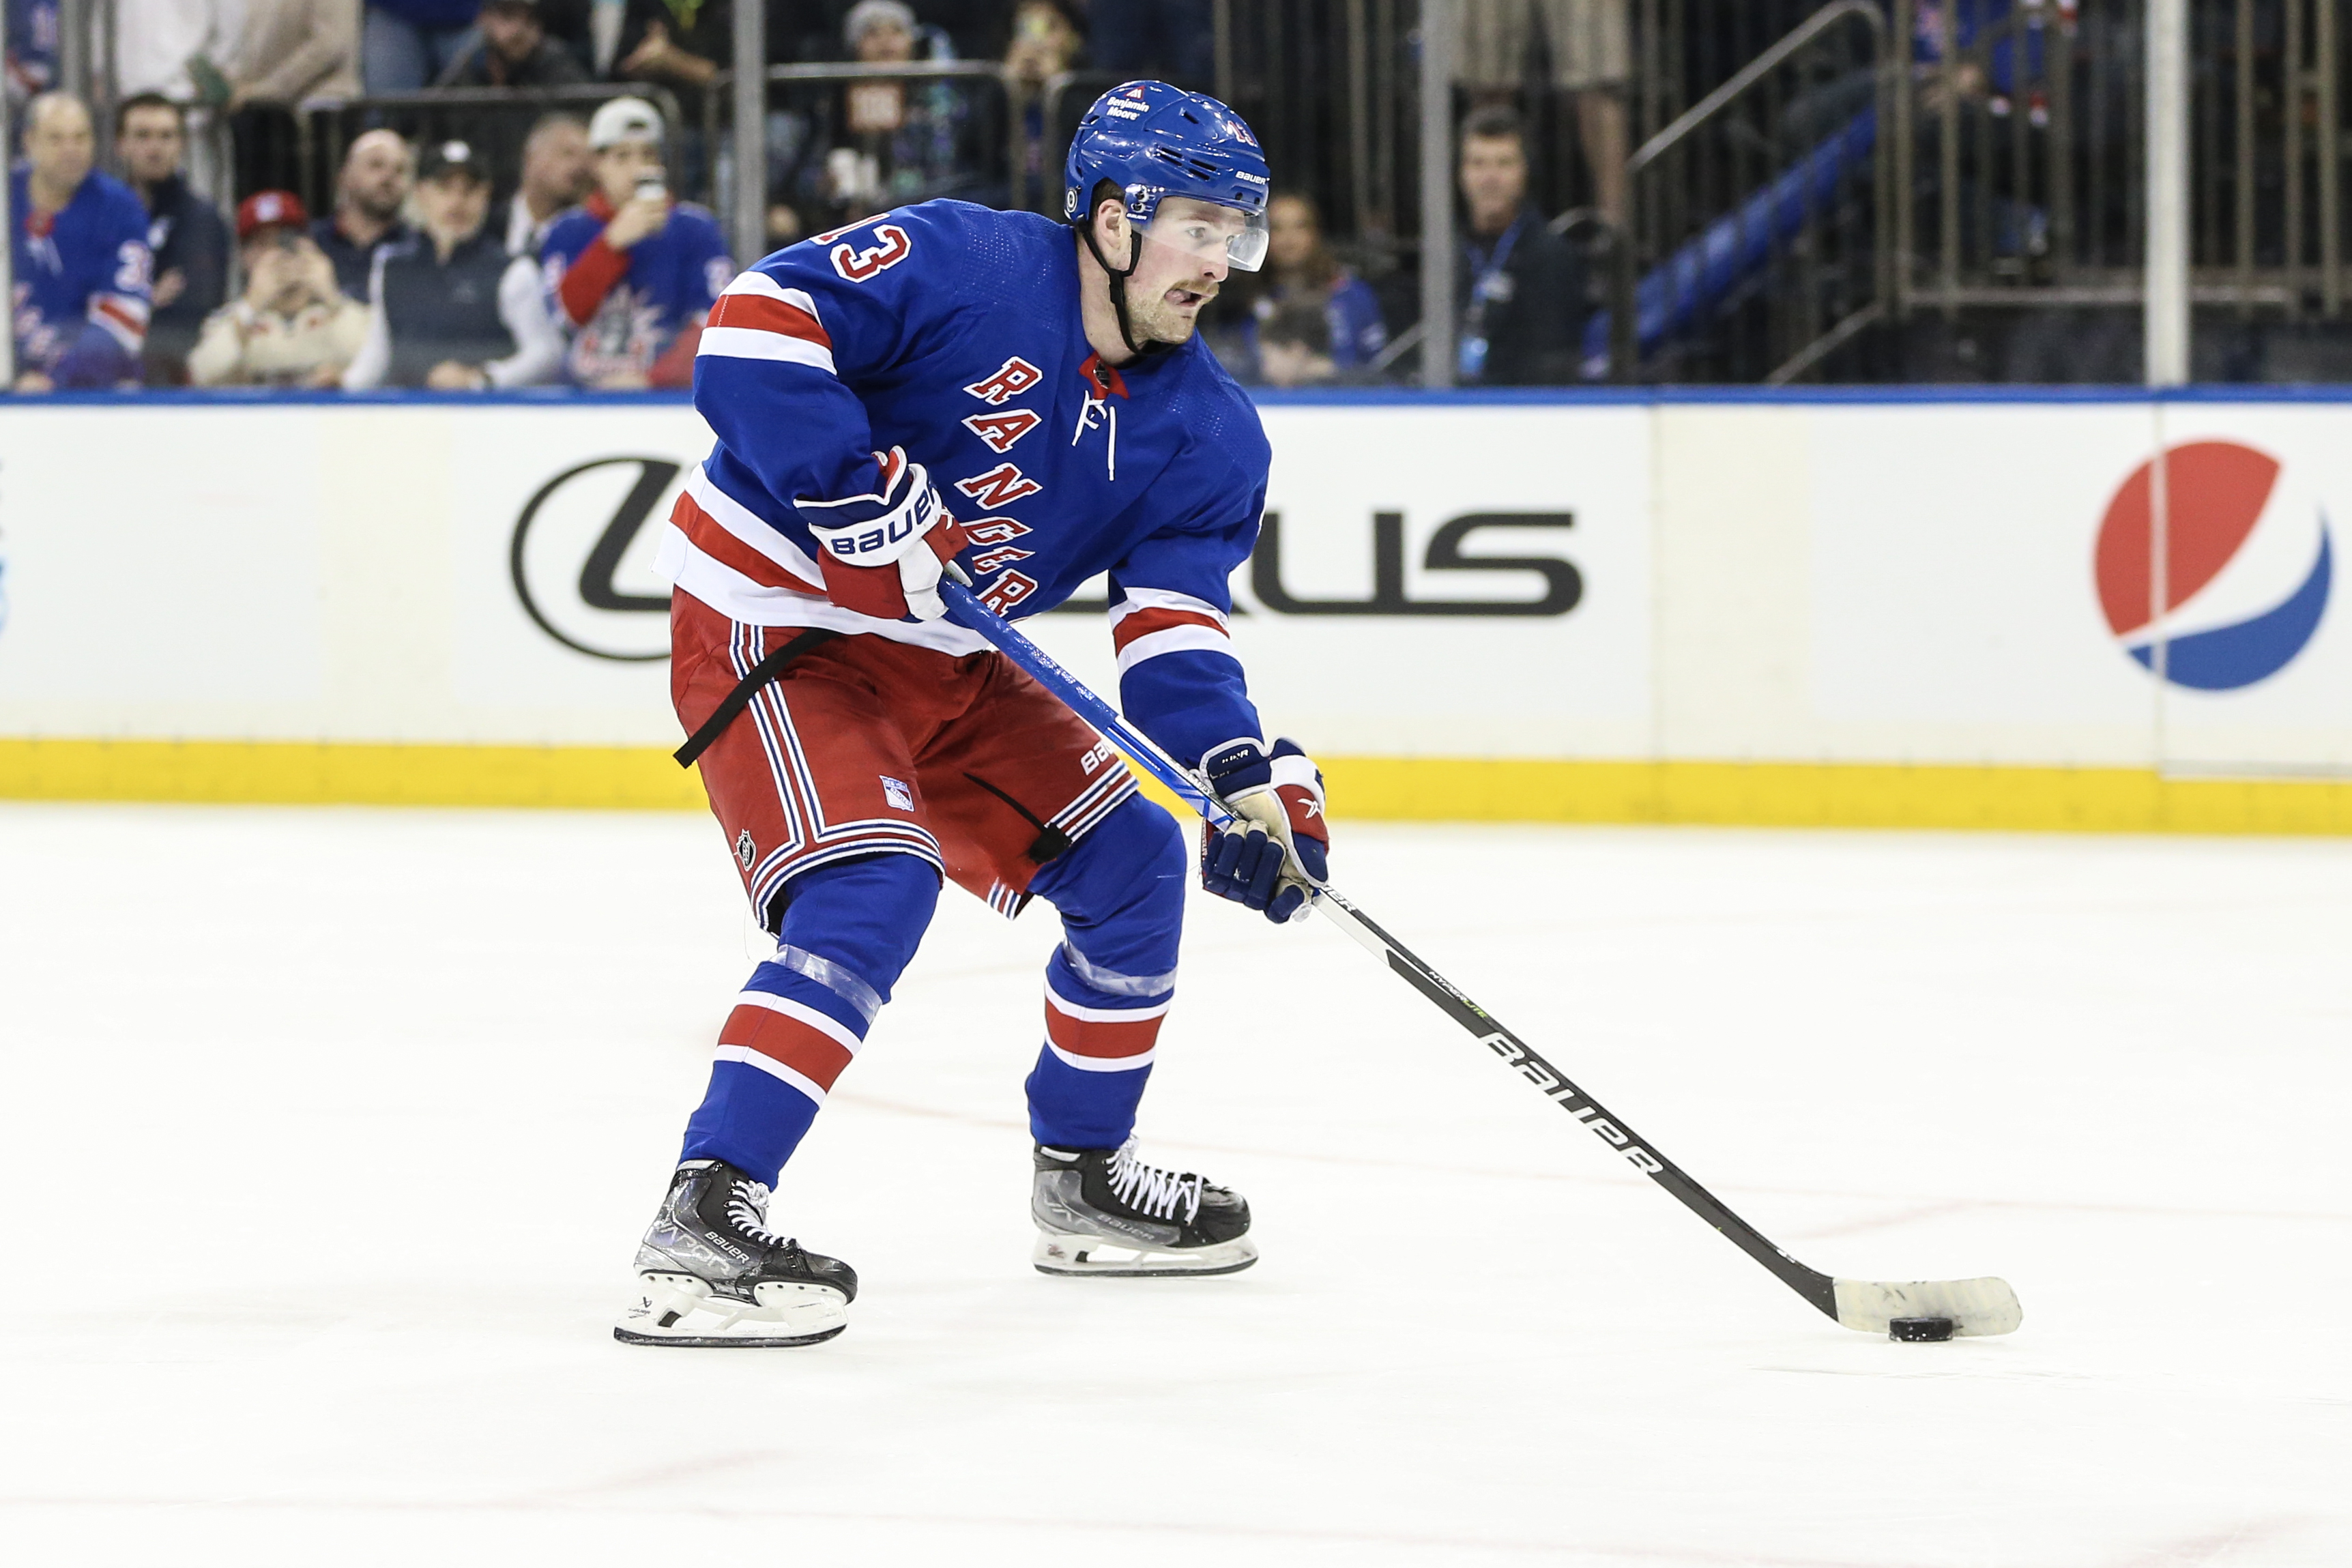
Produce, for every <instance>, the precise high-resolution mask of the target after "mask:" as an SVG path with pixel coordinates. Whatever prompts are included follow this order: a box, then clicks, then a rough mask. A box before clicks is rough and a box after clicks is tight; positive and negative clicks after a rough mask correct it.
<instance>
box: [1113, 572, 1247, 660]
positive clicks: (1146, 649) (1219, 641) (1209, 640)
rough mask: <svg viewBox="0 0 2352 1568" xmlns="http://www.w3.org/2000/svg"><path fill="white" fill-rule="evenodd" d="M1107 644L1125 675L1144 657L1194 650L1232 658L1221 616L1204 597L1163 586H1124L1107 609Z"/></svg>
mask: <svg viewBox="0 0 2352 1568" xmlns="http://www.w3.org/2000/svg"><path fill="white" fill-rule="evenodd" d="M1110 637H1111V646H1112V647H1115V648H1117V649H1118V672H1119V673H1120V674H1121V675H1125V674H1126V673H1127V672H1128V671H1129V670H1130V669H1132V668H1135V667H1136V666H1137V665H1139V664H1141V663H1142V662H1143V661H1144V660H1145V659H1147V658H1159V657H1160V655H1161V654H1163V653H1180V652H1182V651H1184V650H1186V649H1192V650H1196V651H1200V652H1206V653H1222V654H1223V655H1225V656H1226V657H1228V658H1231V657H1233V651H1234V646H1233V638H1232V637H1231V636H1230V634H1229V632H1228V629H1227V626H1226V623H1225V614H1224V612H1223V610H1220V609H1218V608H1217V607H1216V606H1215V605H1212V604H1210V603H1209V602H1208V601H1207V600H1206V599H1196V598H1194V597H1192V595H1190V594H1176V593H1171V592H1169V591H1168V590H1167V589H1165V588H1128V589H1126V590H1125V593H1124V595H1123V596H1122V597H1121V598H1120V600H1119V602H1118V604H1116V605H1112V606H1111V607H1110Z"/></svg>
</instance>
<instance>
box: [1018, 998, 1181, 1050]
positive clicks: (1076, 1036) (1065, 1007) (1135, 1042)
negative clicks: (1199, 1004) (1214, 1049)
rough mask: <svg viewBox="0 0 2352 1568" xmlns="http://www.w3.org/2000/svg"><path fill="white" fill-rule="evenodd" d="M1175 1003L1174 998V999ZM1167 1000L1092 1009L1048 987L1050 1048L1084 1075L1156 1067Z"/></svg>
mask: <svg viewBox="0 0 2352 1568" xmlns="http://www.w3.org/2000/svg"><path fill="white" fill-rule="evenodd" d="M1169 1000H1170V1001H1173V1000H1174V998H1172V997H1171V998H1170V999H1169ZM1168 1006H1169V1003H1168V1002H1161V1003H1160V1004H1158V1005H1155V1006H1150V1007H1087V1006H1083V1005H1080V1004H1078V1003H1076V1002H1071V1001H1067V1000H1066V999H1065V998H1064V997H1063V996H1062V995H1061V994H1059V993H1058V992H1056V991H1055V989H1054V987H1053V985H1052V984H1051V983H1050V982H1048V983H1047V984H1046V986H1045V1045H1046V1047H1047V1048H1048V1049H1049V1050H1051V1051H1052V1052H1053V1053H1054V1055H1055V1056H1056V1057H1058V1058H1061V1059H1062V1060H1063V1061H1064V1062H1065V1063H1066V1064H1068V1065H1069V1066H1071V1067H1074V1068H1077V1069H1078V1070H1079V1071H1081V1072H1128V1071H1131V1070H1132V1069H1134V1068H1146V1067H1150V1065H1151V1060H1152V1058H1153V1056H1154V1055H1156V1054H1157V1053H1158V1051H1159V1048H1160V1046H1159V1042H1160V1020H1161V1019H1163V1018H1165V1017H1166V1016H1167V1015H1168Z"/></svg>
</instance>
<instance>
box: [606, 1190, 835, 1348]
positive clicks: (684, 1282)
mask: <svg viewBox="0 0 2352 1568" xmlns="http://www.w3.org/2000/svg"><path fill="white" fill-rule="evenodd" d="M637 1287H638V1289H637V1294H636V1296H635V1299H634V1300H631V1302H630V1304H629V1308H628V1310H626V1311H625V1312H623V1313H622V1314H621V1321H619V1322H618V1323H617V1324H615V1325H614V1328H613V1337H614V1339H616V1340H619V1341H620V1342H622V1343H624V1344H632V1345H813V1344H814V1343H816V1342H818V1341H819V1340H829V1339H831V1338H833V1336H834V1335H835V1334H837V1333H839V1332H841V1331H842V1330H843V1329H845V1328H846V1327H848V1326H849V1303H850V1302H851V1301H852V1300H856V1296H857V1275H856V1271H855V1270H853V1269H852V1268H850V1267H849V1265H848V1264H846V1263H844V1262H842V1261H841V1260H840V1259H839V1258H822V1257H819V1256H818V1255H817V1254H815V1253H814V1252H809V1251H805V1250H803V1248H802V1247H801V1244H800V1243H799V1242H797V1241H794V1240H793V1239H792V1238H791V1237H785V1236H778V1235H777V1234H776V1233H775V1232H774V1231H772V1230H770V1229H769V1228H768V1189H767V1188H766V1187H764V1186H762V1185H761V1184H759V1183H758V1182H755V1181H753V1180H752V1179H751V1177H750V1176H749V1175H747V1174H746V1173H743V1172H741V1171H739V1170H737V1169H736V1168H735V1167H734V1166H732V1165H730V1164H728V1163H725V1162H724V1161H720V1160H689V1161H688V1162H687V1163H685V1164H683V1165H680V1166H679V1167H678V1168H677V1175H675V1176H673V1177H671V1178H670V1184H669V1193H668V1194H667V1196H665V1197H664V1198H663V1199H662V1205H661V1210H660V1212H659V1213H657V1214H656V1215H654V1223H653V1225H652V1226H651V1227H650V1228H649V1229H647V1230H646V1238H645V1240H644V1241H642V1242H640V1243H638V1245H637Z"/></svg>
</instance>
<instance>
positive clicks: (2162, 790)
mask: <svg viewBox="0 0 2352 1568" xmlns="http://www.w3.org/2000/svg"><path fill="white" fill-rule="evenodd" d="M1324 772H1325V773H1326V774H1327V776H1328V779H1329V783H1330V794H1331V810H1332V814H1333V815H1334V816H1339V817H1355V818H1360V819H1374V820H1386V821H1399V822H1593V823H1601V822H1654V823H1712V824H1720V825H1725V826H1801V827H1951V828H2000V829H2010V830H2029V831H2074V832H2102V833H2271V834H2352V783H2339V782H2335V781H2318V780H2312V781H2306V780H2287V779H2180V778H2168V777H2165V776H2163V775H2162V774H2160V773H2156V772H2154V771H2152V770H2148V769H2138V768H2034V767H1946V766H1921V767H1891V766H1876V765H1864V764H1854V763H1704V762H1667V763H1605V762H1591V763H1587V762H1507V761H1476V760H1464V759H1447V758H1397V757H1339V758H1332V759H1329V760H1328V761H1326V762H1325V763H1324ZM0 798H5V799H12V800H137V801H210V802H221V803H231V802H235V803H246V804H268V805H330V804H339V805H473V806H557V807H570V808H584V809H626V810H656V811H677V810H699V809H701V807H702V804H703V801H702V788H701V784H700V783H699V782H698V780H697V778H696V777H695V775H693V774H692V773H688V772H685V771H684V770H681V769H680V768H679V767H678V766H677V764H676V763H673V762H671V761H670V759H669V757H668V755H667V753H666V752H660V751H656V750H653V749H650V748H637V747H623V746H604V747H599V746H455V745H415V746H394V745H358V744H344V743H340V742H337V743H320V744H305V743H297V742H236V741H73V740H54V741H52V740H40V741H27V740H0Z"/></svg>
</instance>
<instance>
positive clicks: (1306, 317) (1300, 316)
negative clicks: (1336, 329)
mask: <svg viewBox="0 0 2352 1568" xmlns="http://www.w3.org/2000/svg"><path fill="white" fill-rule="evenodd" d="M1331 348H1332V342H1331V319H1330V316H1329V315H1328V312H1327V311H1325V310H1322V309H1318V307H1317V306H1316V305H1315V304H1314V303H1313V302H1312V301H1311V300H1292V301H1291V302H1290V303H1288V304H1286V305H1276V306H1275V307H1274V308H1273V309H1272V310H1270V311H1268V312H1267V314H1266V316H1265V320H1263V321H1260V322H1259V323H1258V334H1257V358H1258V375H1259V378H1260V379H1261V380H1263V381H1264V382H1265V384H1267V385H1268V386H1318V385H1320V384H1324V383H1326V382H1332V381H1337V380H1339V365H1338V364H1336V363H1333V361H1332V357H1331Z"/></svg>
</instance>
